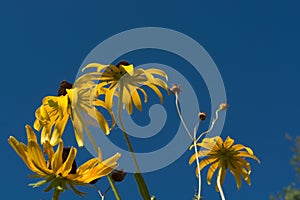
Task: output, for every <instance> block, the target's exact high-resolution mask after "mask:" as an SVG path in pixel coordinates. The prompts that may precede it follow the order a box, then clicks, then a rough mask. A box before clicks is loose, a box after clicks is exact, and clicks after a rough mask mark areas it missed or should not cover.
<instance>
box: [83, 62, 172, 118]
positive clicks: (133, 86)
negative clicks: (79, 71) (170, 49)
mask: <svg viewBox="0 0 300 200" xmlns="http://www.w3.org/2000/svg"><path fill="white" fill-rule="evenodd" d="M89 68H96V69H97V72H88V73H86V74H85V75H83V76H82V77H83V78H85V79H93V80H99V81H100V83H99V84H98V93H103V94H105V102H106V103H107V105H108V107H109V108H112V106H113V96H114V95H115V96H117V97H119V98H120V99H121V102H122V103H123V106H124V107H125V109H126V110H127V112H128V113H129V114H132V103H133V104H134V105H135V107H136V108H137V109H138V110H140V111H141V110H142V103H141V98H140V95H139V93H138V91H140V92H141V93H142V94H143V96H144V102H147V101H148V95H147V93H146V92H145V90H144V89H143V88H142V86H148V87H149V88H151V89H152V90H153V91H154V92H155V93H156V94H157V95H158V97H159V98H160V101H161V103H162V99H163V98H162V94H161V92H160V90H159V88H158V87H157V86H159V87H161V88H164V89H165V90H168V86H167V84H166V82H165V81H164V80H162V79H161V78H157V77H155V75H158V76H160V77H163V78H165V79H166V80H167V75H166V74H165V72H164V71H162V70H159V69H155V68H151V69H145V70H144V69H141V68H138V69H134V66H133V65H132V64H129V63H128V62H124V61H123V62H120V63H119V64H118V65H117V66H115V65H109V66H107V65H101V64H98V63H91V64H89V65H87V66H86V67H85V68H84V69H83V71H84V70H86V69H89ZM99 74H100V75H99ZM97 75H98V78H97ZM84 76H86V77H84Z"/></svg>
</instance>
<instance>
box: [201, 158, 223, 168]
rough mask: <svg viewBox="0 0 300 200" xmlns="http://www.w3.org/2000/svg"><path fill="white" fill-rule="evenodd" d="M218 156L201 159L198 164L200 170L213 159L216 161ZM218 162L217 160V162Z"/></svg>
mask: <svg viewBox="0 0 300 200" xmlns="http://www.w3.org/2000/svg"><path fill="white" fill-rule="evenodd" d="M217 160H218V158H215V157H207V158H205V159H203V160H201V162H200V164H199V166H200V170H202V169H203V168H204V167H205V166H207V165H209V164H210V163H213V162H215V161H217ZM218 163H219V162H218Z"/></svg>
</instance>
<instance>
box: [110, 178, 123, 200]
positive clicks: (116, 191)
mask: <svg viewBox="0 0 300 200" xmlns="http://www.w3.org/2000/svg"><path fill="white" fill-rule="evenodd" d="M107 178H108V182H109V184H110V186H111V189H112V191H113V192H114V194H115V197H116V200H121V197H120V195H119V193H118V190H117V188H116V185H115V182H114V180H113V179H112V177H111V175H110V174H109V175H107Z"/></svg>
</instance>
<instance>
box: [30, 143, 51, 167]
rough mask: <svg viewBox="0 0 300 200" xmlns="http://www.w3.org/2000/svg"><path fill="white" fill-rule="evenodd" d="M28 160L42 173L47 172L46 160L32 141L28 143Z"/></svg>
mask: <svg viewBox="0 0 300 200" xmlns="http://www.w3.org/2000/svg"><path fill="white" fill-rule="evenodd" d="M28 158H29V159H30V160H31V161H32V162H33V163H34V164H35V165H36V167H38V168H39V169H41V170H43V171H48V168H47V166H46V160H45V158H44V155H43V152H42V150H41V148H40V147H39V145H38V144H37V143H36V142H34V141H32V140H31V141H28Z"/></svg>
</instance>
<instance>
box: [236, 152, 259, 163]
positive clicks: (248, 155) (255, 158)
mask: <svg viewBox="0 0 300 200" xmlns="http://www.w3.org/2000/svg"><path fill="white" fill-rule="evenodd" d="M238 156H240V157H247V158H252V159H254V160H256V161H257V162H258V163H260V160H259V159H258V158H257V157H256V156H254V155H251V154H249V153H248V152H241V151H240V152H239V154H238Z"/></svg>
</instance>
